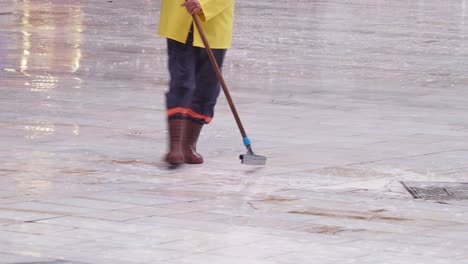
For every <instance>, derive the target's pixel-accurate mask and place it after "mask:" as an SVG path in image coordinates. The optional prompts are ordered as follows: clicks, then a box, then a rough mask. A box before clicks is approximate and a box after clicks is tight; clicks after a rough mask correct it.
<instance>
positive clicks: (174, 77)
mask: <svg viewBox="0 0 468 264" xmlns="http://www.w3.org/2000/svg"><path fill="white" fill-rule="evenodd" d="M192 43H193V35H192V32H191V33H190V34H189V36H188V39H187V43H186V44H183V43H180V42H177V41H174V40H171V39H167V51H168V57H169V65H168V66H169V73H170V83H169V91H168V92H167V93H166V107H167V116H168V119H169V120H170V119H190V120H192V121H194V122H197V123H199V124H208V123H210V122H211V120H212V119H213V116H214V107H215V105H216V101H217V99H218V96H219V93H220V84H219V81H218V79H217V78H216V73H215V71H214V70H213V67H212V65H211V62H210V59H209V58H208V54H207V52H206V50H205V49H204V48H199V47H194V46H193V45H192ZM213 53H214V56H215V58H216V61H217V62H218V65H219V67H221V66H222V64H223V60H224V56H225V54H226V49H213Z"/></svg>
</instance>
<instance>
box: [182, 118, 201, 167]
mask: <svg viewBox="0 0 468 264" xmlns="http://www.w3.org/2000/svg"><path fill="white" fill-rule="evenodd" d="M186 122H187V125H186V126H185V140H184V144H183V147H182V148H183V152H184V159H185V163H187V164H202V163H203V157H202V155H200V154H199V153H197V140H198V137H199V136H200V131H201V129H202V127H203V125H201V124H198V123H195V122H193V121H190V120H186Z"/></svg>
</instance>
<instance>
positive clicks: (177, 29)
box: [158, 0, 234, 49]
mask: <svg viewBox="0 0 468 264" xmlns="http://www.w3.org/2000/svg"><path fill="white" fill-rule="evenodd" d="M183 2H184V0H162V6H161V16H160V19H159V32H158V34H159V35H160V36H163V37H166V38H170V39H173V40H175V41H178V42H181V43H186V41H187V36H188V33H189V31H190V27H191V26H192V23H193V21H192V16H191V15H190V14H189V13H188V12H187V10H186V9H185V7H183V6H181V4H182V3H183ZM199 2H200V5H201V8H202V12H203V13H201V14H199V15H198V16H199V18H200V20H201V21H200V22H201V24H202V27H203V30H204V32H205V34H206V37H207V39H208V42H209V43H210V46H211V48H213V49H227V48H229V47H231V40H232V25H233V20H234V0H199ZM193 29H194V30H195V34H194V37H193V46H196V47H204V45H203V42H202V40H201V38H200V35H199V34H198V31H197V29H196V27H195V25H193Z"/></svg>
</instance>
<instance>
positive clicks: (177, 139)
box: [166, 119, 185, 165]
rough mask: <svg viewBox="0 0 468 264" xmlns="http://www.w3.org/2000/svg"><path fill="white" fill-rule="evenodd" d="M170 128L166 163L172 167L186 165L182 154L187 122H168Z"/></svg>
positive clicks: (175, 120) (173, 120) (176, 120)
mask: <svg viewBox="0 0 468 264" xmlns="http://www.w3.org/2000/svg"><path fill="white" fill-rule="evenodd" d="M168 126H169V152H168V153H167V155H166V162H167V163H169V164H171V165H179V164H182V163H184V154H183V152H182V140H183V137H184V130H185V128H184V126H185V120H181V119H172V120H169V121H168Z"/></svg>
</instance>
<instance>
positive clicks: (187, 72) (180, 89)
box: [166, 39, 196, 164]
mask: <svg viewBox="0 0 468 264" xmlns="http://www.w3.org/2000/svg"><path fill="white" fill-rule="evenodd" d="M167 50H168V60H169V64H168V66H169V72H170V83H169V91H168V92H167V93H166V107H167V119H168V128H169V151H168V153H167V155H166V162H168V163H170V164H181V163H184V154H183V151H182V144H183V140H184V133H185V125H186V121H185V120H184V119H186V118H187V113H188V111H189V107H190V103H191V101H192V97H193V93H194V90H195V84H196V82H195V57H194V49H193V47H192V45H191V43H187V44H183V43H179V42H177V41H174V40H170V39H168V40H167Z"/></svg>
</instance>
